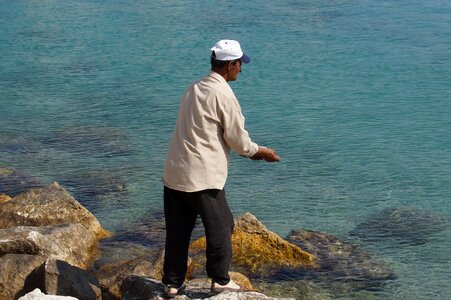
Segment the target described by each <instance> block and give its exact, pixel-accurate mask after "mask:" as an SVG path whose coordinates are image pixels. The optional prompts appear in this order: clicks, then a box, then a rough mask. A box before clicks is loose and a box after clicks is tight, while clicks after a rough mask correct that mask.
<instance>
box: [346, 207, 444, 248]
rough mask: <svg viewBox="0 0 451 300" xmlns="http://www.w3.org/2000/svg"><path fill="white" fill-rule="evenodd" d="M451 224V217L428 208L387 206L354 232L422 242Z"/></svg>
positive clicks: (398, 241)
mask: <svg viewBox="0 0 451 300" xmlns="http://www.w3.org/2000/svg"><path fill="white" fill-rule="evenodd" d="M447 227H449V220H447V219H446V218H445V217H444V216H440V215H438V214H435V213H433V212H429V211H427V210H425V209H421V208H416V207H410V206H401V207H396V208H387V209H384V210H382V211H380V212H378V213H376V214H374V215H373V216H371V217H369V218H368V220H367V221H365V222H363V223H361V224H359V225H357V227H356V228H355V229H353V230H352V231H351V232H350V234H351V235H352V236H356V237H358V238H360V239H362V240H365V241H366V242H378V241H384V242H387V241H391V242H392V243H393V244H394V245H395V246H396V245H399V244H408V245H422V244H425V243H427V242H428V238H430V237H431V236H432V235H433V234H435V233H437V232H440V231H443V230H445V229H446V228H447Z"/></svg>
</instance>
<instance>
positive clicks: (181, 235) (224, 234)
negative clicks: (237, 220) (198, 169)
mask: <svg viewBox="0 0 451 300" xmlns="http://www.w3.org/2000/svg"><path fill="white" fill-rule="evenodd" d="M164 213H165V221H166V246H165V257H164V266H163V283H164V284H171V285H174V286H177V287H179V286H181V285H182V284H183V281H184V279H185V275H186V271H187V262H188V248H189V244H190V238H191V233H192V231H193V228H194V226H195V224H196V219H197V216H198V215H200V217H201V218H202V223H203V224H204V228H205V236H206V238H207V266H206V267H207V274H208V277H210V278H212V279H213V280H214V281H215V282H218V283H219V284H222V285H223V284H227V283H228V282H229V281H230V277H229V275H228V270H229V265H230V262H231V259H232V242H231V236H232V231H233V227H234V222H233V215H232V212H231V211H230V208H229V205H228V203H227V200H226V197H225V192H224V190H216V189H211V190H204V191H199V192H192V193H190V192H181V191H176V190H173V189H170V188H168V187H166V186H165V187H164Z"/></svg>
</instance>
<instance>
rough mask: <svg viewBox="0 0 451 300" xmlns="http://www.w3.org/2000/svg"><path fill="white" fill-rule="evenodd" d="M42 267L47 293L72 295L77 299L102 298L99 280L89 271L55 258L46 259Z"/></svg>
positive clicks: (98, 299) (92, 299)
mask: <svg viewBox="0 0 451 300" xmlns="http://www.w3.org/2000/svg"><path fill="white" fill-rule="evenodd" d="M42 269H43V279H44V291H45V292H46V293H47V294H50V295H62V296H73V297H75V298H77V299H79V300H101V299H102V292H101V290H100V284H99V281H98V280H97V278H96V277H94V275H92V274H91V273H88V272H87V271H85V270H82V269H80V268H77V267H74V266H72V265H70V264H68V263H67V262H64V261H61V260H55V259H48V260H47V261H46V262H45V264H44V265H43V268H42Z"/></svg>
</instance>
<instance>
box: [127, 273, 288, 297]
mask: <svg viewBox="0 0 451 300" xmlns="http://www.w3.org/2000/svg"><path fill="white" fill-rule="evenodd" d="M163 290H164V285H163V284H162V283H161V282H160V281H157V280H154V279H151V278H146V277H140V276H129V277H127V278H126V279H125V280H124V283H123V285H122V287H121V291H122V295H123V296H122V299H123V300H132V299H133V300H138V299H139V300H144V299H146V300H151V299H165V298H164V293H163ZM173 299H176V300H181V299H212V300H223V299H224V300H226V299H227V300H230V299H236V300H238V299H239V300H241V299H249V300H251V299H252V300H259V299H262V300H263V299H264V300H269V299H286V300H288V299H287V298H271V297H268V296H265V295H264V294H261V293H258V292H233V293H232V292H224V293H220V294H217V295H213V294H211V293H210V284H209V280H208V279H206V278H204V279H196V280H192V281H189V282H187V283H186V289H185V291H184V292H183V294H182V295H179V296H176V297H175V298H173Z"/></svg>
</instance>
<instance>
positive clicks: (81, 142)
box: [44, 125, 131, 157]
mask: <svg viewBox="0 0 451 300" xmlns="http://www.w3.org/2000/svg"><path fill="white" fill-rule="evenodd" d="M44 142H45V143H47V144H49V145H51V146H53V147H55V148H57V149H59V150H64V151H71V152H75V153H82V154H90V155H94V156H101V157H114V156H124V155H129V154H130V152H131V151H130V149H129V147H128V139H127V135H126V134H125V133H124V132H122V131H120V130H119V129H116V128H112V127H105V126H93V125H87V126H74V127H66V128H63V129H61V130H59V131H57V132H56V133H55V134H54V135H53V137H51V138H49V139H47V140H46V141H44Z"/></svg>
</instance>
